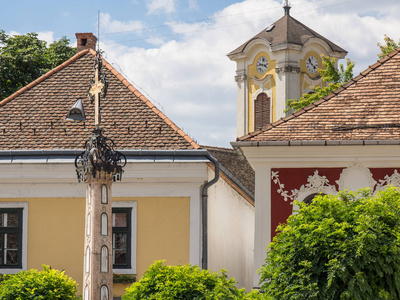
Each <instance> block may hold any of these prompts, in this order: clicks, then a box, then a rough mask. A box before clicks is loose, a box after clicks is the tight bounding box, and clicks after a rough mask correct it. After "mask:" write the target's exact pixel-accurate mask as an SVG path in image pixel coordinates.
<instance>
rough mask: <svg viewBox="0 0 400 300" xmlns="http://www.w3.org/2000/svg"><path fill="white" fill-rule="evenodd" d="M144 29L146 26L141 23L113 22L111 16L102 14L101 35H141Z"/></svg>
mask: <svg viewBox="0 0 400 300" xmlns="http://www.w3.org/2000/svg"><path fill="white" fill-rule="evenodd" d="M143 28H144V24H143V23H142V22H140V21H128V22H121V21H117V20H112V18H111V16H110V15H109V14H106V13H100V35H101V33H103V34H104V33H119V32H127V31H131V32H132V31H135V32H136V33H137V34H140V32H141V30H142V29H143Z"/></svg>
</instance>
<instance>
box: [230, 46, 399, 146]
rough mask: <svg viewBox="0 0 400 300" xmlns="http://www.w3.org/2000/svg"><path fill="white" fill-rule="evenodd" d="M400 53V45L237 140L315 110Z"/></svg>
mask: <svg viewBox="0 0 400 300" xmlns="http://www.w3.org/2000/svg"><path fill="white" fill-rule="evenodd" d="M399 53H400V47H398V48H396V49H395V50H393V51H392V52H390V53H389V54H387V55H386V56H385V57H384V58H382V59H380V60H378V61H377V62H376V63H374V64H372V65H370V66H368V67H367V68H366V69H365V70H364V71H362V72H360V74H359V75H357V76H355V77H353V78H352V79H350V80H349V81H348V82H346V83H345V84H342V85H341V86H340V87H338V88H337V89H336V90H334V91H332V92H331V93H330V94H329V95H326V96H325V97H322V98H321V99H319V100H317V101H315V102H313V103H311V104H310V105H308V106H305V107H302V108H301V109H299V110H298V111H295V112H294V113H292V114H290V115H288V116H286V117H283V118H280V119H279V120H276V121H275V122H273V123H270V124H268V125H266V126H265V127H263V128H260V129H258V130H255V131H253V132H249V133H248V134H246V135H244V136H242V137H238V138H237V139H236V140H237V141H245V140H247V139H249V138H252V137H253V136H256V135H258V134H260V133H262V132H266V131H268V130H270V129H272V128H275V127H276V126H278V125H280V124H282V123H286V122H289V121H290V120H292V119H296V118H297V117H299V116H301V115H302V114H304V113H306V112H308V111H310V110H313V109H314V108H315V107H317V106H319V105H321V104H323V103H325V102H327V101H329V100H330V99H332V98H333V97H335V96H337V95H339V94H340V93H342V92H343V91H345V90H347V89H348V88H349V87H350V86H352V85H353V84H355V83H357V82H358V81H359V80H361V79H362V78H364V77H366V76H367V75H368V74H369V73H370V72H372V71H375V70H376V69H378V68H379V67H381V66H382V65H383V64H384V63H386V62H387V61H389V60H391V59H392V58H393V57H394V56H396V54H399Z"/></svg>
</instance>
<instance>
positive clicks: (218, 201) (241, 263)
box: [208, 169, 254, 290]
mask: <svg viewBox="0 0 400 300" xmlns="http://www.w3.org/2000/svg"><path fill="white" fill-rule="evenodd" d="M213 176H214V171H213V170H211V169H209V178H213ZM253 249H254V206H253V205H252V204H250V203H249V202H248V201H247V200H245V199H244V198H243V197H242V196H241V195H240V194H239V193H238V192H236V191H235V190H234V189H233V188H232V187H231V186H230V185H229V184H228V183H227V182H226V181H225V180H223V179H222V178H220V179H219V180H218V182H217V183H216V184H214V185H213V186H211V187H210V188H209V190H208V268H209V269H211V270H213V271H220V270H221V269H225V270H227V271H228V276H229V277H233V278H235V280H236V281H237V282H238V286H239V287H245V288H246V289H247V290H250V289H251V288H252V287H253V255H254V253H253Z"/></svg>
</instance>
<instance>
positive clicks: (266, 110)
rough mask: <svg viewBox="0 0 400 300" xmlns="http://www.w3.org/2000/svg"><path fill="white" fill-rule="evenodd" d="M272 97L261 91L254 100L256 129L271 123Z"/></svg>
mask: <svg viewBox="0 0 400 300" xmlns="http://www.w3.org/2000/svg"><path fill="white" fill-rule="evenodd" d="M270 102H271V101H270V98H269V97H268V96H267V94H265V93H261V94H259V95H258V96H257V99H256V100H255V101H254V129H255V130H257V129H259V128H261V127H263V126H266V125H267V124H269V123H270V118H269V116H270V105H271V103H270Z"/></svg>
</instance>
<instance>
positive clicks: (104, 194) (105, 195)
mask: <svg viewBox="0 0 400 300" xmlns="http://www.w3.org/2000/svg"><path fill="white" fill-rule="evenodd" d="M101 203H102V204H107V203H108V190H107V186H106V185H105V184H103V185H102V186H101Z"/></svg>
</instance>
